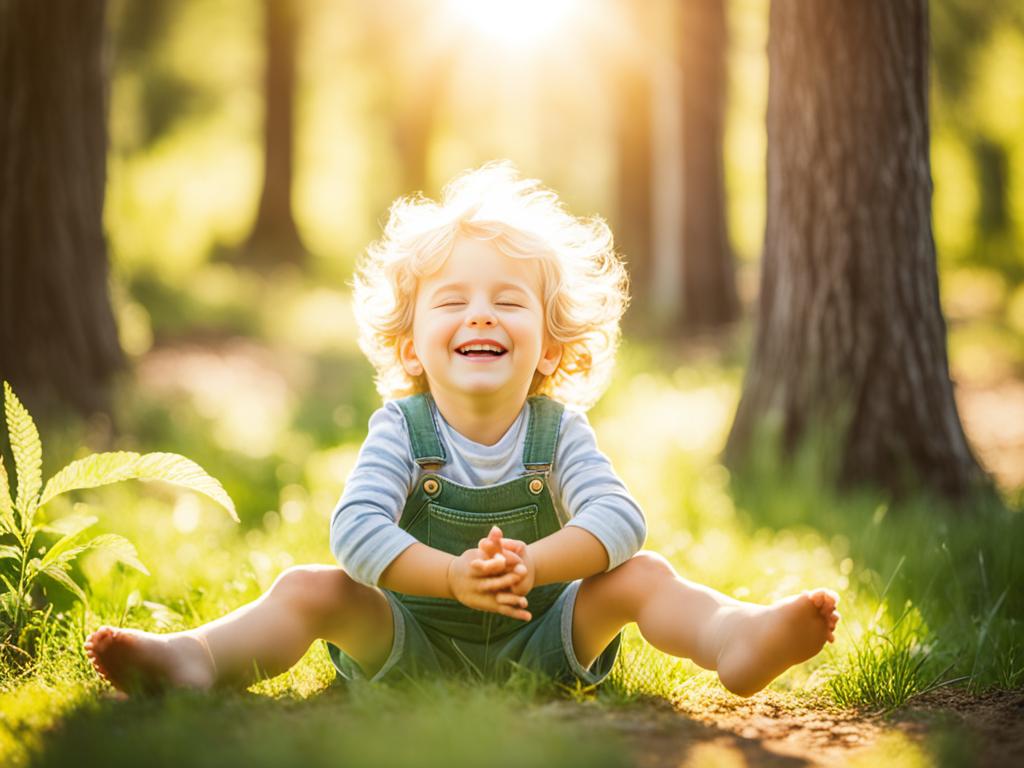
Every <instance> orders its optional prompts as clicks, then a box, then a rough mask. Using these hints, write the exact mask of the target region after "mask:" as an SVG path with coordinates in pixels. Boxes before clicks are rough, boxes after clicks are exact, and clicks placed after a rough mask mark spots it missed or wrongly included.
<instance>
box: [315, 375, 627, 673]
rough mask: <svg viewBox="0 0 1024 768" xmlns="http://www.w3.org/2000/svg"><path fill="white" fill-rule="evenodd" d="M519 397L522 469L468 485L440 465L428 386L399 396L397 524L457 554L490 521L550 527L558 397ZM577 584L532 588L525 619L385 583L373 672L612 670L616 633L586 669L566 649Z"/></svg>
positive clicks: (341, 668) (335, 652)
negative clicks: (402, 445)
mask: <svg viewBox="0 0 1024 768" xmlns="http://www.w3.org/2000/svg"><path fill="white" fill-rule="evenodd" d="M527 403H528V407H529V414H528V418H529V421H528V423H527V429H526V440H525V445H524V448H523V474H522V475H521V476H520V477H517V478H514V479H512V480H509V481H508V482H504V483H499V484H498V485H491V486H485V487H480V488H470V487H467V486H464V485H460V484H458V483H455V482H453V481H451V480H449V479H447V478H445V477H444V476H443V475H441V474H440V470H441V468H442V467H443V466H444V464H445V463H446V461H447V456H446V454H445V448H444V445H443V443H442V442H441V439H440V437H439V434H438V428H437V424H436V423H435V422H434V414H433V409H432V403H431V399H430V395H429V394H419V395H413V396H411V397H407V398H405V399H403V400H399V401H398V405H399V407H400V408H401V410H402V413H403V415H404V416H405V420H406V424H407V426H408V428H409V438H410V443H411V449H412V455H413V458H414V459H415V461H416V463H417V464H418V465H419V466H420V467H421V468H422V469H423V474H422V475H421V476H420V478H419V481H418V482H417V484H416V487H415V488H414V489H413V491H412V493H411V494H410V495H409V497H408V499H407V500H406V503H405V508H404V509H403V511H402V516H401V518H400V519H399V523H398V524H399V526H400V527H401V528H403V529H404V530H406V531H408V532H409V533H411V534H412V535H413V536H415V537H416V539H417V540H419V541H420V542H422V543H424V544H426V545H427V546H430V547H433V548H434V549H439V550H442V551H444V552H448V553H450V554H452V555H456V556H457V555H461V554H462V553H463V552H465V551H466V550H467V549H473V548H475V547H476V546H477V545H478V543H479V541H480V539H482V538H484V537H485V536H487V533H488V532H489V531H490V529H491V527H492V526H494V525H497V526H499V527H500V528H501V530H502V533H503V534H504V535H505V537H506V538H511V539H520V540H522V541H525V542H527V543H531V542H534V541H537V540H538V539H541V538H543V537H545V536H548V535H550V534H552V533H554V532H555V531H557V530H559V529H560V528H561V527H562V525H561V521H560V520H559V518H558V514H557V512H556V511H555V505H554V502H553V501H552V499H551V491H550V489H549V485H548V479H549V474H550V471H551V464H552V461H553V460H554V456H555V445H556V443H557V441H558V428H559V424H560V423H561V418H562V411H563V406H562V404H561V403H558V402H555V401H554V400H551V399H549V398H547V397H531V398H530V399H529V400H528V401H527ZM578 588H579V582H578V581H577V582H572V583H570V584H566V583H560V584H545V585H543V586H540V587H536V588H534V589H533V590H532V591H531V592H530V593H529V595H528V596H527V599H528V600H529V610H530V613H531V614H532V616H533V618H532V619H531V620H530V621H529V622H523V621H520V620H518V619H513V618H510V617H508V616H502V615H500V614H497V613H491V612H486V611H478V610H474V609H472V608H469V607H467V606H465V605H463V604H462V603H460V602H458V601H457V600H449V599H446V598H436V597H421V596H416V595H406V594H402V593H399V592H392V591H390V590H384V593H385V596H386V597H387V598H388V600H389V602H390V603H391V607H392V615H393V617H394V620H395V639H394V645H393V648H392V652H391V655H390V657H389V658H388V660H387V661H386V662H385V663H384V665H383V667H382V668H381V670H380V671H379V672H378V673H377V675H376V676H375V678H374V679H382V678H385V677H388V678H393V677H402V676H407V675H410V674H431V673H433V674H445V675H452V674H464V673H467V674H469V675H471V676H473V677H477V678H489V679H495V678H497V679H501V678H504V677H506V676H507V675H508V674H509V673H510V672H511V671H512V669H513V668H515V667H517V666H518V667H525V668H527V669H531V670H534V671H537V672H541V673H543V674H546V675H548V676H549V677H553V678H556V679H561V680H570V679H572V678H573V677H576V678H580V679H582V680H583V681H584V682H586V683H595V682H598V681H600V680H601V679H603V678H604V677H605V676H606V675H607V673H608V672H609V671H610V670H611V666H612V664H613V663H614V661H615V656H616V654H617V652H618V646H619V638H618V637H616V638H615V639H614V640H613V641H612V642H611V643H610V644H609V645H608V647H607V648H606V649H605V650H604V651H603V652H602V654H601V656H600V657H599V658H598V659H597V661H595V662H594V664H593V665H592V667H591V669H589V670H588V669H584V668H583V667H582V666H581V665H580V663H579V661H578V660H577V659H576V657H575V654H574V652H573V649H572V608H573V606H574V605H575V598H576V591H577V589H578ZM328 650H329V651H330V655H331V659H332V661H333V662H334V664H335V666H336V667H337V669H338V672H339V674H340V676H341V677H343V678H345V679H360V678H362V677H363V675H362V670H361V669H359V666H358V664H356V662H355V661H354V659H352V658H351V657H349V656H347V654H345V653H344V652H343V651H341V649H339V648H338V647H337V646H334V645H332V644H330V643H328Z"/></svg>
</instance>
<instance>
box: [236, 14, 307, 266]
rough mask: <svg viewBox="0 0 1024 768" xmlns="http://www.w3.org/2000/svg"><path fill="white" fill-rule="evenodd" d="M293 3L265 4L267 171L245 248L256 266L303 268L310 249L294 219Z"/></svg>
mask: <svg viewBox="0 0 1024 768" xmlns="http://www.w3.org/2000/svg"><path fill="white" fill-rule="evenodd" d="M294 5H295V4H294V2H293V0H264V14H263V15H264V37H265V41H266V52H267V60H266V61H267V63H266V70H265V74H264V94H265V105H264V108H265V112H264V121H263V125H264V136H263V152H264V172H263V191H262V193H261V194H260V204H259V209H258V211H257V213H256V223H255V224H254V225H253V229H252V233H251V234H250V235H249V240H248V242H247V243H246V247H245V251H246V253H245V260H246V261H247V262H248V263H249V264H251V265H252V266H255V267H259V268H262V267H269V266H273V265H275V264H281V263H291V264H302V263H304V262H305V260H306V249H305V247H304V246H303V244H302V239H301V238H300V237H299V232H298V229H297V228H296V227H295V218H294V216H293V215H292V175H293V173H292V169H293V156H294V152H295V150H294V145H295V141H294V122H295V43H296V27H297V21H296V17H295V14H296V10H295V7H294Z"/></svg>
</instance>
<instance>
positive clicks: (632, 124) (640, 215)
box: [613, 4, 653, 314]
mask: <svg viewBox="0 0 1024 768" xmlns="http://www.w3.org/2000/svg"><path fill="white" fill-rule="evenodd" d="M623 8H624V12H625V13H626V18H627V19H628V21H629V22H630V23H631V24H633V25H634V26H635V27H636V28H637V33H636V34H637V37H638V39H642V38H643V33H644V31H645V23H644V22H645V17H644V13H643V8H641V7H637V6H634V5H632V4H624V6H623ZM651 88H652V84H651V72H650V69H649V66H648V62H647V60H646V59H645V58H644V57H643V56H640V55H637V54H636V53H635V52H634V53H632V54H631V55H630V56H628V57H624V60H623V61H622V62H621V63H620V64H619V65H618V66H617V67H616V69H615V70H614V79H613V98H614V101H615V117H614V120H615V131H616V147H617V155H618V156H617V165H618V173H617V179H616V198H617V205H616V215H615V239H616V244H617V249H618V250H619V251H620V252H621V253H622V254H623V255H624V256H625V261H626V268H627V269H628V271H629V282H630V293H631V294H632V298H633V301H632V305H633V312H631V313H630V314H634V313H636V312H637V310H641V312H640V314H642V313H643V311H642V308H643V307H645V306H648V304H649V301H648V300H649V299H650V297H651V273H652V254H651V246H652V226H653V221H652V210H651V206H652V199H651V198H652V195H651V183H652V182H651V161H652V146H651V144H652V141H651V129H652V110H651Z"/></svg>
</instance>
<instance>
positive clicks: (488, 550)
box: [472, 526, 534, 595]
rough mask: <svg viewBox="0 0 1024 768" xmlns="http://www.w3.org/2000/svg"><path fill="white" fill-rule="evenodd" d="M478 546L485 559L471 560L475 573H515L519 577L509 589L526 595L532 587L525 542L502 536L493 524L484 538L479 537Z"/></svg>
mask: <svg viewBox="0 0 1024 768" xmlns="http://www.w3.org/2000/svg"><path fill="white" fill-rule="evenodd" d="M479 547H480V551H481V552H483V553H484V555H485V556H486V558H487V559H486V560H474V561H473V563H472V567H473V569H474V570H475V571H476V573H477V574H479V575H480V576H484V575H487V576H497V575H499V574H501V573H517V574H519V576H520V579H519V581H518V582H516V583H515V584H514V585H513V586H512V587H511V590H510V591H511V592H512V593H513V594H516V595H526V594H528V593H529V591H530V590H531V589H533V581H534V567H533V559H532V558H531V557H530V553H529V550H528V549H527V547H526V543H525V542H522V541H519V540H518V539H506V538H504V537H503V536H502V534H501V529H500V528H499V527H498V526H494V527H493V528H491V532H490V533H489V534H487V537H486V538H484V539H480V544H479Z"/></svg>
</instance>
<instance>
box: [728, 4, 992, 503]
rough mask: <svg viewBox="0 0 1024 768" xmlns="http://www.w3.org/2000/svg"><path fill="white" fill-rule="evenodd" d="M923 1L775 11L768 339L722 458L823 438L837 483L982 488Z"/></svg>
mask: <svg viewBox="0 0 1024 768" xmlns="http://www.w3.org/2000/svg"><path fill="white" fill-rule="evenodd" d="M927 32H928V20H927V6H926V2H925V0H900V1H899V2H891V1H890V0H872V1H871V2H861V3H805V2H798V1H797V0H776V2H774V3H772V6H771V16H770V34H769V42H768V58H769V67H770V70H769V71H770V77H769V88H768V210H767V226H766V233H765V241H764V254H763V267H762V277H761V297H760V306H759V309H758V317H757V333H756V339H755V342H754V350H753V357H752V360H751V362H750V365H749V368H748V372H747V378H746V382H745V385H744V390H743V396H742V399H741V402H740V405H739V410H738V412H737V415H736V421H735V423H734V425H733V429H732V434H731V435H730V439H729V445H728V453H729V456H730V457H731V459H732V461H733V462H734V463H735V462H740V461H742V458H743V457H744V455H745V454H746V452H747V451H748V449H749V445H750V441H751V437H752V435H753V434H754V433H755V432H756V427H757V426H758V425H760V424H762V423H763V422H764V421H765V419H766V418H775V419H777V420H778V421H779V423H780V424H781V437H782V439H783V445H784V447H785V448H787V449H790V450H791V449H792V448H794V447H795V446H796V444H797V443H798V442H799V441H800V440H801V439H802V438H804V437H806V436H807V435H808V434H809V433H810V432H811V431H817V430H824V433H826V434H828V435H829V436H830V437H831V436H833V435H834V436H835V438H836V439H837V440H838V443H837V444H838V445H839V446H840V452H839V455H838V456H837V463H838V466H837V469H838V472H839V479H840V480H842V481H845V482H868V483H875V484H879V485H882V486H885V487H888V488H891V489H895V490H901V489H904V488H906V486H907V484H908V480H909V479H910V478H911V477H914V478H916V479H917V480H919V481H921V482H923V483H924V484H925V485H926V486H927V487H929V488H931V489H934V490H935V491H938V492H941V493H943V494H945V495H947V496H951V497H962V496H965V495H966V494H967V493H968V492H969V491H970V490H971V489H972V487H974V486H975V485H976V483H977V481H978V480H979V479H980V478H981V477H982V473H981V470H980V469H979V467H978V465H977V463H976V461H975V459H974V457H973V455H972V453H971V451H970V448H969V447H968V445H967V441H966V439H965V437H964V433H963V428H962V425H961V423H960V419H959V416H958V414H957V409H956V403H955V401H954V399H953V387H952V383H951V381H950V378H949V369H948V363H947V356H946V328H945V321H944V319H943V316H942V311H941V309H940V306H939V293H938V275H937V269H936V260H935V245H934V242H933V239H932V227H931V193H932V184H931V169H930V165H929V154H928V151H929V149H928V143H929V130H928V104H927V95H928V34H927Z"/></svg>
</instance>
